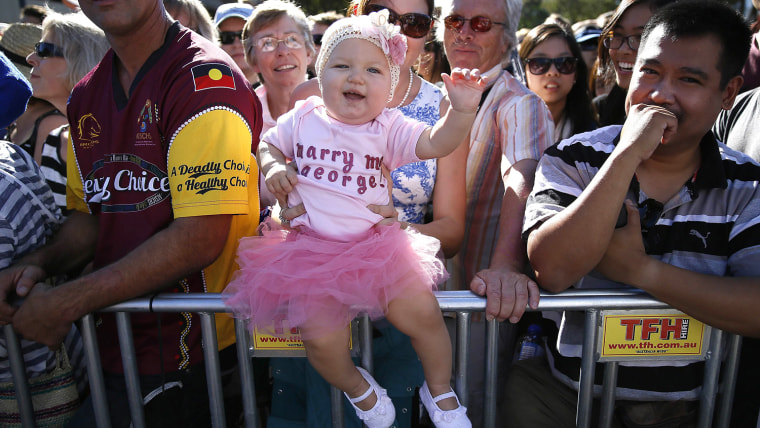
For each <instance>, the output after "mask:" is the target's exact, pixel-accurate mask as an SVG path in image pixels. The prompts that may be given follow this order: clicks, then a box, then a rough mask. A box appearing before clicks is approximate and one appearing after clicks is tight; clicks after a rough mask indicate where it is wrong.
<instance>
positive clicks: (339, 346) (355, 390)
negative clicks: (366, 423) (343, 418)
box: [301, 326, 377, 410]
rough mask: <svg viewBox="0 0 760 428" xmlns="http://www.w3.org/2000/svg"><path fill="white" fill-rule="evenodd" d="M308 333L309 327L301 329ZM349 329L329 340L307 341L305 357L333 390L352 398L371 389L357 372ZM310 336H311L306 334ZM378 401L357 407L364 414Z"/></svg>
mask: <svg viewBox="0 0 760 428" xmlns="http://www.w3.org/2000/svg"><path fill="white" fill-rule="evenodd" d="M301 331H302V332H304V331H306V332H308V327H303V326H302V327H301ZM349 334H350V332H349V330H348V327H347V328H345V329H344V330H340V331H337V332H335V333H332V334H329V335H327V336H321V337H318V338H316V339H312V340H304V341H303V343H304V347H305V348H306V357H307V358H308V359H309V362H310V363H311V365H312V366H314V369H315V370H317V372H318V373H319V374H320V375H322V377H323V378H324V379H325V380H326V381H327V382H328V383H329V384H330V385H333V386H334V387H336V388H338V389H340V390H341V391H344V392H346V393H347V394H348V395H349V396H350V397H351V398H356V397H359V396H361V395H362V394H363V393H364V392H365V391H367V389H368V388H369V383H367V381H366V380H364V377H362V375H361V373H359V371H358V370H356V366H355V365H354V362H353V361H352V360H351V354H350V352H349V349H348V343H349ZM307 335H308V333H307ZM376 401H377V397H376V396H375V394H371V395H370V396H369V397H367V398H366V399H364V400H362V401H360V402H358V403H355V404H356V406H357V407H359V408H360V409H362V410H369V409H371V408H372V406H374V405H375V402H376Z"/></svg>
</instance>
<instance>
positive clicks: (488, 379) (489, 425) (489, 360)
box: [483, 319, 499, 428]
mask: <svg viewBox="0 0 760 428" xmlns="http://www.w3.org/2000/svg"><path fill="white" fill-rule="evenodd" d="M498 343H499V322H498V321H497V320H495V319H493V320H491V321H486V361H485V368H486V376H485V389H486V390H485V396H486V397H493V398H495V397H496V391H497V383H498V381H499V366H498V356H499V355H498V354H499V346H498ZM484 407H485V409H484V414H483V417H484V423H485V428H495V427H496V400H495V399H491V400H488V399H487V400H485V402H484Z"/></svg>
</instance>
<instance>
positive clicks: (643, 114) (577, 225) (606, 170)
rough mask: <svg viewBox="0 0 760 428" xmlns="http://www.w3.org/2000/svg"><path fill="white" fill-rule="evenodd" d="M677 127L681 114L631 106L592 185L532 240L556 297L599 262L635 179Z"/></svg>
mask: <svg viewBox="0 0 760 428" xmlns="http://www.w3.org/2000/svg"><path fill="white" fill-rule="evenodd" d="M676 125H677V120H676V119H675V116H673V114H672V113H670V112H668V111H667V110H665V109H662V108H660V107H656V106H643V105H637V106H633V107H631V109H630V112H629V116H628V119H627V120H626V124H625V125H624V127H623V131H622V133H621V136H620V142H619V143H618V144H617V146H616V147H615V150H614V151H613V152H612V154H611V155H610V157H609V158H608V159H607V161H606V162H605V163H604V165H602V167H601V168H600V170H599V172H598V173H597V174H596V175H595V176H594V178H593V179H592V180H591V182H590V183H589V185H588V186H587V187H586V188H585V189H584V190H583V192H582V193H581V195H580V196H579V197H578V198H577V199H576V200H575V201H573V203H571V204H570V206H568V207H567V208H565V209H564V210H562V211H561V212H559V213H557V214H556V215H554V216H552V217H551V218H550V219H548V220H547V221H545V222H544V223H542V224H541V225H539V226H538V228H536V229H534V230H533V231H532V232H531V233H530V235H529V237H528V258H529V259H530V263H531V266H532V267H533V270H534V271H535V273H536V279H537V280H538V283H539V284H541V286H542V287H543V288H545V289H547V290H549V291H551V292H554V293H558V292H560V291H563V290H565V289H567V288H568V287H570V286H571V285H572V284H574V283H576V282H577V281H578V280H580V279H581V278H582V277H583V276H584V275H586V274H587V273H588V272H590V271H591V270H592V269H594V267H595V266H596V265H597V264H599V262H600V261H601V260H602V257H603V256H604V254H605V252H606V251H607V247H608V246H609V243H610V239H611V238H612V233H613V232H614V230H615V223H616V222H617V219H618V216H619V214H620V209H621V207H622V206H623V201H624V200H625V196H626V194H627V192H628V187H629V185H630V183H631V177H633V175H634V173H635V172H636V169H637V168H638V166H639V164H640V163H641V162H642V160H644V159H648V158H649V157H650V156H651V155H652V152H654V150H655V149H656V148H657V146H658V145H659V144H660V143H661V142H662V141H664V140H665V139H666V138H667V136H668V135H671V134H672V132H673V130H674V129H675V127H676ZM663 135H665V137H664V136H663Z"/></svg>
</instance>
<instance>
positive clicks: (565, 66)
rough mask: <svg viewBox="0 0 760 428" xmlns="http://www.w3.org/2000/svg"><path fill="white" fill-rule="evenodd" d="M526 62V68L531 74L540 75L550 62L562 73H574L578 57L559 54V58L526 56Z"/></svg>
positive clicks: (546, 69)
mask: <svg viewBox="0 0 760 428" xmlns="http://www.w3.org/2000/svg"><path fill="white" fill-rule="evenodd" d="M525 63H526V64H528V70H529V71H530V73H531V74H535V75H540V74H544V73H546V72H547V71H549V68H551V66H552V64H554V66H555V67H556V68H557V71H559V72H560V73H562V74H573V73H575V65H576V64H577V63H578V58H575V57H572V56H561V57H559V58H528V59H526V60H525Z"/></svg>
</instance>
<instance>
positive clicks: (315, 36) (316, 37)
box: [311, 34, 323, 46]
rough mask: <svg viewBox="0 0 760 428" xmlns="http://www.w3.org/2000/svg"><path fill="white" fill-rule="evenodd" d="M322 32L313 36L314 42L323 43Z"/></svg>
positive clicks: (316, 43)
mask: <svg viewBox="0 0 760 428" xmlns="http://www.w3.org/2000/svg"><path fill="white" fill-rule="evenodd" d="M322 36H323V35H322V34H314V35H312V36H311V37H312V38H313V39H314V44H315V45H317V46H319V45H321V44H322Z"/></svg>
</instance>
